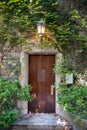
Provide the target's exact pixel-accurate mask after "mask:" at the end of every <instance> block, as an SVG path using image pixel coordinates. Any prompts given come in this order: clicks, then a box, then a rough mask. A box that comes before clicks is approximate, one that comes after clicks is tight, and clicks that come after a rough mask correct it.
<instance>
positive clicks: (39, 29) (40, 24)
mask: <svg viewBox="0 0 87 130" xmlns="http://www.w3.org/2000/svg"><path fill="white" fill-rule="evenodd" d="M45 28H46V24H45V22H44V21H43V20H42V19H41V20H40V21H39V22H38V24H37V32H38V35H39V36H40V37H41V36H43V35H44V33H45Z"/></svg>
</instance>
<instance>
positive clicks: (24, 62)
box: [17, 49, 60, 114]
mask: <svg viewBox="0 0 87 130" xmlns="http://www.w3.org/2000/svg"><path fill="white" fill-rule="evenodd" d="M40 53H41V54H42V53H44V54H54V55H55V62H57V57H58V55H59V54H58V52H57V51H56V50H55V49H49V50H47V51H44V52H41V51H39V50H37V51H35V50H33V51H31V52H29V51H22V52H21V56H20V63H21V76H20V79H19V80H20V84H21V86H22V87H24V86H25V85H27V84H28V69H29V68H28V64H29V54H40ZM55 82H57V83H59V82H60V76H59V75H57V74H55ZM56 89H57V88H55V113H59V105H58V103H57V91H56ZM17 105H18V108H19V109H20V110H21V113H22V114H27V113H28V102H27V101H18V104H17Z"/></svg>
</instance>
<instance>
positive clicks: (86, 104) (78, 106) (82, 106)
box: [58, 85, 87, 118]
mask: <svg viewBox="0 0 87 130" xmlns="http://www.w3.org/2000/svg"><path fill="white" fill-rule="evenodd" d="M58 102H59V104H61V105H63V107H64V109H65V110H66V111H67V112H68V113H71V114H74V115H77V116H78V117H80V118H87V86H76V85H72V86H71V87H64V86H63V87H62V86H61V87H59V89H58Z"/></svg>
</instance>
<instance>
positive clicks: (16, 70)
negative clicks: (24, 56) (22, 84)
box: [1, 47, 21, 80]
mask: <svg viewBox="0 0 87 130" xmlns="http://www.w3.org/2000/svg"><path fill="white" fill-rule="evenodd" d="M20 53H21V47H19V48H15V49H14V50H11V51H10V52H8V54H6V55H5V56H4V58H3V62H2V65H1V76H2V77H4V78H6V79H11V80H17V79H18V77H19V74H20V66H21V64H20Z"/></svg>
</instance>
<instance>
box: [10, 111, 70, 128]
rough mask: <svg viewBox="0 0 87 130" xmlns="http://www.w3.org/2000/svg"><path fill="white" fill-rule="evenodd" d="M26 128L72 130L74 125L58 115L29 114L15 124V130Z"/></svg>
mask: <svg viewBox="0 0 87 130" xmlns="http://www.w3.org/2000/svg"><path fill="white" fill-rule="evenodd" d="M24 126H27V129H28V128H29V130H30V129H31V130H39V129H41V130H42V129H43V130H47V129H49V130H51V129H52V130H54V129H56V130H60V128H70V129H67V130H72V125H71V124H70V123H69V122H68V121H66V120H65V119H63V118H61V117H60V116H59V115H58V114H44V113H36V114H27V115H24V116H22V117H21V118H20V119H19V120H17V121H16V122H15V123H14V124H13V127H15V128H14V129H15V130H21V129H22V128H23V127H24ZM18 127H19V129H18ZM14 129H12V130H14ZM25 130H26V128H25ZM64 130H65V129H64Z"/></svg>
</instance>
